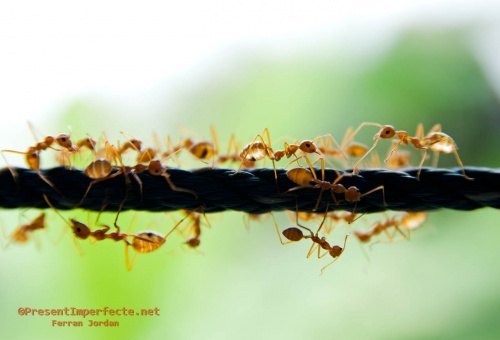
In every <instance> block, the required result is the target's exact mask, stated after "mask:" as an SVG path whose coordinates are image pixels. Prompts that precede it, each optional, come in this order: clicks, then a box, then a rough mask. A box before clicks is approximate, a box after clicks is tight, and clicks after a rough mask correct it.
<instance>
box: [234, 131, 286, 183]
mask: <svg viewBox="0 0 500 340" xmlns="http://www.w3.org/2000/svg"><path fill="white" fill-rule="evenodd" d="M262 135H265V136H266V138H267V144H266V142H265V141H264V138H263V137H262ZM257 139H259V140H257ZM239 156H240V158H241V159H242V160H243V161H242V163H241V165H240V167H239V168H238V170H236V172H235V173H234V174H232V175H236V174H237V173H238V172H239V171H240V170H241V168H242V167H243V165H246V164H247V162H252V163H253V162H256V161H259V160H261V159H264V158H266V157H267V158H269V159H270V160H271V161H272V162H273V168H274V178H275V180H276V185H278V173H277V171H276V163H275V161H279V160H280V159H281V158H282V157H283V156H284V152H278V153H277V154H275V152H274V151H273V149H272V147H271V137H270V135H269V130H268V128H265V129H264V131H262V134H258V135H257V136H255V138H254V139H253V141H252V142H251V143H248V144H247V145H245V147H243V150H241V152H240V155H239Z"/></svg>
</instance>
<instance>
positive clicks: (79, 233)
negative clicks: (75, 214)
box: [70, 219, 90, 240]
mask: <svg viewBox="0 0 500 340" xmlns="http://www.w3.org/2000/svg"><path fill="white" fill-rule="evenodd" d="M70 221H71V229H72V230H73V234H75V236H76V237H78V238H81V239H82V240H85V239H87V238H88V237H89V236H90V229H89V227H87V226H86V225H85V224H83V223H81V222H78V221H77V220H74V219H71V220H70Z"/></svg>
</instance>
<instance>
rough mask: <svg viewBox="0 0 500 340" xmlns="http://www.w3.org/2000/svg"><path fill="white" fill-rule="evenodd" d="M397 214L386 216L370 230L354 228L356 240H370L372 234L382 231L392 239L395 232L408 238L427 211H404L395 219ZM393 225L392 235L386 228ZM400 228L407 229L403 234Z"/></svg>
mask: <svg viewBox="0 0 500 340" xmlns="http://www.w3.org/2000/svg"><path fill="white" fill-rule="evenodd" d="M397 217H398V216H392V217H390V218H387V219H386V220H385V221H384V222H376V223H375V224H374V226H373V228H372V229H371V230H368V231H358V230H356V231H355V232H354V234H355V235H356V237H357V238H358V240H359V241H360V242H362V243H367V242H370V240H371V238H372V237H373V236H376V235H379V234H381V233H382V232H384V233H385V234H386V235H387V237H388V238H389V240H392V239H393V238H394V236H395V233H396V232H398V233H399V234H401V236H403V238H404V239H406V240H409V239H410V234H409V233H410V231H411V230H414V229H416V228H418V227H420V226H421V225H422V224H423V223H424V222H425V220H426V219H427V213H425V212H405V213H404V214H403V215H402V216H399V220H397ZM391 227H394V228H395V232H394V234H393V235H390V234H389V233H388V232H387V229H389V228H391ZM400 228H403V229H405V230H407V231H408V233H407V234H405V233H404V232H403V231H402V230H401V229H400Z"/></svg>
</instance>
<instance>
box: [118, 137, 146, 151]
mask: <svg viewBox="0 0 500 340" xmlns="http://www.w3.org/2000/svg"><path fill="white" fill-rule="evenodd" d="M120 133H121V134H122V135H123V136H125V137H127V138H128V137H130V138H128V141H127V142H126V143H124V144H123V146H122V147H119V148H118V150H117V153H118V154H119V155H123V154H124V153H125V152H126V151H127V150H129V149H134V150H135V151H137V152H140V151H141V148H142V141H140V140H139V139H136V138H134V137H133V136H130V135H128V134H127V133H125V132H123V131H120Z"/></svg>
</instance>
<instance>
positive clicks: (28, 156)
mask: <svg viewBox="0 0 500 340" xmlns="http://www.w3.org/2000/svg"><path fill="white" fill-rule="evenodd" d="M28 125H29V127H30V130H31V131H32V133H33V126H32V125H31V123H29V122H28ZM54 143H56V144H57V145H59V146H60V147H61V148H62V150H67V151H69V152H75V151H76V147H75V146H74V145H73V143H72V142H71V138H70V136H69V135H68V134H65V133H61V134H59V135H57V136H56V137H52V136H46V137H45V138H44V139H43V141H42V142H37V143H36V144H35V146H30V147H28V150H26V152H22V151H16V150H1V151H0V153H1V154H2V158H3V159H4V161H5V163H7V165H8V164H9V163H8V162H7V159H6V158H5V155H4V152H9V153H15V154H20V155H25V161H26V164H27V165H28V168H29V169H31V170H33V171H35V172H36V173H37V174H38V176H40V178H41V179H42V180H43V181H44V182H45V183H47V184H48V185H49V186H50V187H51V188H53V189H54V190H56V191H57V189H56V188H55V186H54V184H53V183H52V182H51V181H50V180H48V179H47V178H46V177H45V176H44V175H43V174H42V173H41V171H40V152H41V151H45V150H47V149H48V148H51V149H54V148H53V147H52V145H53V144H54ZM54 150H58V149H54ZM58 151H61V150H58ZM9 170H10V172H11V174H12V176H13V177H14V178H17V177H18V176H19V174H18V173H17V171H16V170H15V169H14V168H12V167H10V166H9Z"/></svg>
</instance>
